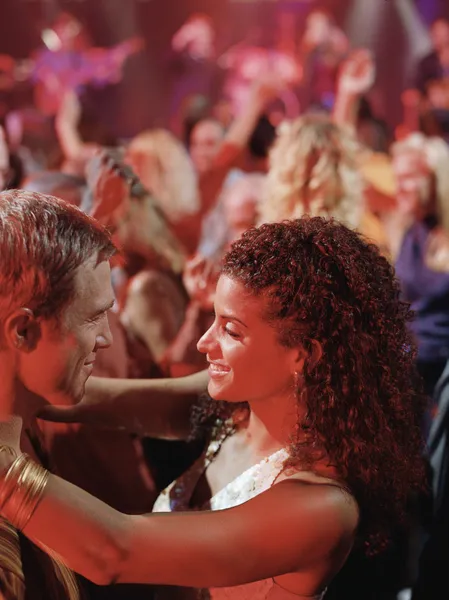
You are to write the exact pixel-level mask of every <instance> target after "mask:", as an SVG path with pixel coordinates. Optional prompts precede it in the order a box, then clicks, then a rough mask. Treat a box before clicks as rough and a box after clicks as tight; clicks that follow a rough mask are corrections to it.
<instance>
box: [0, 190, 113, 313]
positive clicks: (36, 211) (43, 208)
mask: <svg viewBox="0 0 449 600" xmlns="http://www.w3.org/2000/svg"><path fill="white" fill-rule="evenodd" d="M115 253H116V247H115V246H114V244H113V242H112V240H111V238H110V235H109V234H108V232H107V231H106V230H105V229H104V228H103V227H102V226H101V225H99V224H98V223H97V222H96V221H95V220H94V219H92V218H91V217H89V216H87V215H86V214H84V213H83V212H82V211H81V210H79V209H78V208H77V207H75V206H72V205H69V204H67V203H66V202H64V201H63V200H59V199H58V198H55V197H53V196H46V195H44V194H39V193H37V192H29V191H24V190H10V191H7V192H2V193H0V319H5V318H6V317H7V316H8V314H9V313H10V312H11V311H12V310H14V309H16V308H19V307H26V308H29V309H31V310H33V311H34V313H35V314H36V315H37V316H42V317H44V318H49V317H58V316H59V315H60V313H61V311H62V310H63V309H64V308H65V306H66V305H67V304H68V303H69V302H70V300H71V298H72V297H73V294H74V278H75V272H76V269H77V268H78V267H80V266H81V265H82V264H83V263H85V262H86V261H87V260H89V259H90V258H92V257H93V256H97V257H98V261H102V260H109V259H110V258H111V257H112V256H113V255H114V254H115Z"/></svg>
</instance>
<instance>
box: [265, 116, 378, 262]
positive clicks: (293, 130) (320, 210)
mask: <svg viewBox="0 0 449 600" xmlns="http://www.w3.org/2000/svg"><path fill="white" fill-rule="evenodd" d="M361 150H362V147H361V146H360V145H359V144H358V143H357V141H356V140H355V137H354V136H353V135H352V134H351V131H350V129H349V128H345V127H340V126H339V125H337V124H336V123H334V122H332V120H331V119H329V118H328V117H326V116H322V115H309V116H304V117H300V118H299V119H296V120H295V121H293V122H286V123H283V124H282V125H281V127H280V129H279V134H278V137H277V141H276V142H275V144H274V146H273V149H272V151H271V155H270V169H269V173H268V177H267V190H266V192H267V193H266V200H265V201H264V202H263V203H262V205H261V207H260V213H261V214H260V218H261V222H274V221H281V220H283V219H296V218H299V217H302V216H304V215H310V216H324V217H333V218H335V219H337V220H339V221H341V222H342V223H344V224H345V225H346V226H348V227H350V228H351V229H357V230H358V231H359V232H360V233H362V234H363V235H365V236H366V237H367V238H369V239H370V240H371V241H373V242H374V243H376V244H377V245H378V246H379V247H380V248H381V249H382V251H383V252H385V253H388V245H387V238H386V236H385V232H384V229H383V226H382V223H381V221H380V220H379V219H378V218H377V217H376V216H375V215H374V214H373V213H372V212H371V211H370V210H369V209H368V208H367V206H366V203H365V198H364V189H365V183H364V179H363V175H362V173H361V170H360V151H361Z"/></svg>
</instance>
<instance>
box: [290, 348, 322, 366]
mask: <svg viewBox="0 0 449 600" xmlns="http://www.w3.org/2000/svg"><path fill="white" fill-rule="evenodd" d="M322 356H323V348H322V347H321V344H320V343H319V342H317V341H316V340H306V343H305V344H304V346H303V347H302V348H298V349H297V350H296V351H295V355H294V359H293V372H294V373H302V372H303V371H304V366H305V364H306V362H307V367H308V369H309V370H310V369H313V368H314V367H315V366H316V365H317V364H318V363H319V361H320V360H321V358H322Z"/></svg>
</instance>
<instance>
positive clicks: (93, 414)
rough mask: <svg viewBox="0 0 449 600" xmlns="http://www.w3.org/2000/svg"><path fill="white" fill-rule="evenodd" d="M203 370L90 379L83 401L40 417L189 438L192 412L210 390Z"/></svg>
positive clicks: (49, 408) (47, 410)
mask: <svg viewBox="0 0 449 600" xmlns="http://www.w3.org/2000/svg"><path fill="white" fill-rule="evenodd" d="M208 381H209V376H208V373H207V371H201V372H200V373H195V374H194V375H189V376H187V377H179V378H176V379H107V378H99V377H91V378H90V379H89V381H88V383H87V386H86V394H85V396H84V398H83V400H82V401H81V402H80V403H79V404H77V405H76V406H71V407H69V408H66V407H59V406H47V407H46V408H45V409H43V410H42V411H40V412H39V415H38V416H39V418H42V419H46V420H49V421H56V422H62V423H88V424H91V425H96V426H103V427H104V426H107V427H114V428H120V429H125V430H126V431H128V432H130V433H135V434H137V435H140V436H151V437H158V438H164V439H172V440H181V439H186V438H187V437H188V435H189V433H190V411H191V408H192V406H193V404H194V402H195V401H196V400H197V398H198V396H199V395H200V394H202V393H204V392H205V391H206V390H207V384H208Z"/></svg>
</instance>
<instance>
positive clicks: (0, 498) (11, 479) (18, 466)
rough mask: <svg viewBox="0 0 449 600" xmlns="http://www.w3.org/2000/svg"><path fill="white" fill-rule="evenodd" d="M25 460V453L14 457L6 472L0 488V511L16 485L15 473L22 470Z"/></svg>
mask: <svg viewBox="0 0 449 600" xmlns="http://www.w3.org/2000/svg"><path fill="white" fill-rule="evenodd" d="M26 460H27V455H26V454H21V455H20V456H18V457H17V458H16V459H15V461H14V462H13V463H12V465H11V466H10V467H9V469H8V471H7V472H6V475H5V478H4V481H3V485H2V487H1V489H0V512H2V511H3V508H4V506H5V505H6V503H7V502H8V500H9V498H10V496H11V495H12V494H13V492H14V490H15V487H16V481H17V475H18V474H19V473H20V472H21V471H22V468H23V467H24V465H25V463H26Z"/></svg>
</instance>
